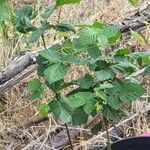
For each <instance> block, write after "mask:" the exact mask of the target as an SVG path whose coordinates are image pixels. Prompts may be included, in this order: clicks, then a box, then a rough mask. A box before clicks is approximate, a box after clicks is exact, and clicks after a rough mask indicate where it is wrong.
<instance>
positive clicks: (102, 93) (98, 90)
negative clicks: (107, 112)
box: [96, 88, 107, 100]
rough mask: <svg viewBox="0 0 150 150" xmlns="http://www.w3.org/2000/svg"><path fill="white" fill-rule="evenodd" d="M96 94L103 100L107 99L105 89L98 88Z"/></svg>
mask: <svg viewBox="0 0 150 150" xmlns="http://www.w3.org/2000/svg"><path fill="white" fill-rule="evenodd" d="M96 96H97V97H99V98H101V99H102V100H106V99H107V95H106V93H105V92H104V91H102V90H100V89H99V88H98V89H96Z"/></svg>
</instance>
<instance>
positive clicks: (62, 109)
mask: <svg viewBox="0 0 150 150" xmlns="http://www.w3.org/2000/svg"><path fill="white" fill-rule="evenodd" d="M49 106H50V110H51V112H52V113H53V114H54V116H55V117H56V118H58V119H59V120H60V121H61V122H62V123H69V122H71V120H72V119H71V118H72V117H71V114H72V109H71V107H70V106H69V105H68V104H67V102H66V101H64V100H62V101H55V100H53V101H52V102H51V103H50V104H49Z"/></svg>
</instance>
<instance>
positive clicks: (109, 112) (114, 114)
mask: <svg viewBox="0 0 150 150" xmlns="http://www.w3.org/2000/svg"><path fill="white" fill-rule="evenodd" d="M103 115H104V116H105V117H106V118H107V119H108V120H114V119H117V118H118V111H117V110H115V109H113V108H112V107H111V106H109V105H105V106H104V108H103Z"/></svg>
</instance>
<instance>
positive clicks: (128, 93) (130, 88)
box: [119, 82, 144, 103]
mask: <svg viewBox="0 0 150 150" xmlns="http://www.w3.org/2000/svg"><path fill="white" fill-rule="evenodd" d="M143 94H144V88H143V86H142V85H140V84H135V83H131V82H125V83H123V84H122V85H121V91H120V92H119V98H120V100H121V101H122V102H124V103H129V102H132V101H135V100H136V99H137V98H139V97H140V96H142V95H143Z"/></svg>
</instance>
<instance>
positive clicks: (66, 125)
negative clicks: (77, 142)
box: [65, 123, 73, 150]
mask: <svg viewBox="0 0 150 150" xmlns="http://www.w3.org/2000/svg"><path fill="white" fill-rule="evenodd" d="M65 127H66V131H67V135H68V139H69V143H70V146H71V150H73V145H72V142H71V137H70V133H69V129H68V126H67V124H66V123H65Z"/></svg>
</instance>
